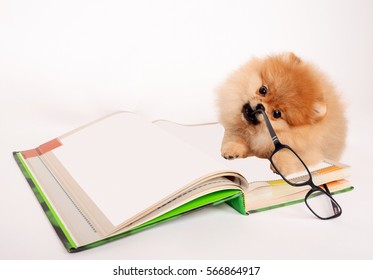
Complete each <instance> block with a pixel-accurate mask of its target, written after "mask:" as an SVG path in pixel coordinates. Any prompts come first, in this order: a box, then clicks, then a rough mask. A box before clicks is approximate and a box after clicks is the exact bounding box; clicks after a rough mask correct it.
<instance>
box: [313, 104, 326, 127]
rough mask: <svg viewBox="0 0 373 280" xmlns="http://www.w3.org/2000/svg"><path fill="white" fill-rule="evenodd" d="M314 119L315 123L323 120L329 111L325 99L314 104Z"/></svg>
mask: <svg viewBox="0 0 373 280" xmlns="http://www.w3.org/2000/svg"><path fill="white" fill-rule="evenodd" d="M312 109H313V110H312V113H313V115H312V121H313V123H316V122H318V121H321V120H322V119H323V118H324V116H325V114H326V111H327V108H326V104H325V103H324V102H323V101H318V102H316V103H315V104H314V105H313V108H312Z"/></svg>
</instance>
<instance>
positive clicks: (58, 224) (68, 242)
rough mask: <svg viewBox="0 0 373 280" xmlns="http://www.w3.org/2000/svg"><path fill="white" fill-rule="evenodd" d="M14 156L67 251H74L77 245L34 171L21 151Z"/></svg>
mask: <svg viewBox="0 0 373 280" xmlns="http://www.w3.org/2000/svg"><path fill="white" fill-rule="evenodd" d="M13 156H14V158H15V160H16V162H17V164H18V166H19V168H20V169H21V171H22V174H23V175H24V176H25V178H26V180H27V182H28V184H29V185H30V187H31V190H32V192H33V193H34V195H35V197H36V199H37V200H38V202H39V204H40V206H41V207H42V209H43V211H44V213H45V215H46V216H47V217H48V219H49V221H50V223H51V224H52V226H53V229H54V230H55V232H56V233H57V235H58V237H59V238H60V240H61V241H62V244H63V245H64V246H65V248H66V249H67V251H69V252H73V251H74V250H75V249H76V247H77V246H76V244H75V242H74V240H73V239H72V238H71V236H70V235H69V233H68V231H67V229H66V228H65V226H64V224H63V223H62V221H61V220H60V219H59V217H58V215H57V214H56V212H55V211H54V209H53V207H52V206H51V204H50V203H49V201H48V200H47V199H46V197H45V195H44V193H43V191H42V190H41V189H40V187H39V186H38V183H37V182H36V180H35V179H34V177H33V176H32V173H31V172H30V170H28V168H27V166H26V165H25V164H24V163H23V162H22V160H21V155H20V153H19V152H14V153H13Z"/></svg>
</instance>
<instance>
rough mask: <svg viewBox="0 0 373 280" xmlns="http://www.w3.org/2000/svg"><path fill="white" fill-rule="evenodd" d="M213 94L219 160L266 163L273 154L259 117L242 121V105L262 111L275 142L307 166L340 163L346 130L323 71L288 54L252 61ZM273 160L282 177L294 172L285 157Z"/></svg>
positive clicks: (341, 108)
mask: <svg viewBox="0 0 373 280" xmlns="http://www.w3.org/2000/svg"><path fill="white" fill-rule="evenodd" d="M217 93H218V108H219V120H220V123H221V124H222V125H223V126H224V129H225V132H224V138H223V142H222V147H221V153H222V156H223V157H224V158H226V159H235V158H245V157H248V156H257V157H260V158H268V157H269V156H270V155H271V153H272V152H273V150H274V145H273V143H272V140H271V138H270V136H269V132H268V129H267V127H266V125H265V122H264V120H263V117H262V116H258V118H252V119H248V120H247V119H246V118H245V117H244V116H243V107H244V106H245V105H246V104H247V105H248V106H250V108H251V109H253V110H255V109H256V108H259V107H262V108H263V107H264V110H265V112H266V114H267V115H268V117H269V119H270V121H271V124H272V125H273V128H274V130H275V132H276V133H277V136H278V138H279V140H280V141H281V142H282V143H283V144H287V145H289V146H290V147H292V148H293V149H294V150H295V151H296V152H297V153H298V154H299V156H300V157H301V158H302V159H303V161H304V162H305V163H306V164H307V165H309V166H310V165H314V164H317V163H318V162H320V161H321V160H322V159H331V160H335V161H338V160H339V159H340V156H341V154H342V152H343V149H344V146H345V138H346V129H347V123H346V117H345V109H344V105H343V103H342V101H341V98H340V96H339V94H338V93H337V92H336V90H335V88H334V86H333V84H332V83H331V82H330V81H329V80H328V79H327V77H326V76H325V75H324V74H323V73H322V72H320V71H319V70H318V69H317V68H315V67H314V66H313V65H311V64H309V63H307V62H304V61H303V60H301V59H300V58H299V57H297V56H296V55H294V54H293V53H284V54H280V55H273V56H268V57H265V58H263V59H259V58H253V59H251V60H250V61H249V62H248V63H247V64H245V65H243V66H242V67H240V68H239V69H238V70H236V71H235V72H233V73H232V74H231V76H230V77H228V79H227V80H226V81H225V82H224V83H223V84H222V85H221V86H220V87H219V88H218V92H217ZM277 161H278V162H276V163H275V164H276V166H278V167H279V168H280V172H281V173H283V174H284V175H288V174H290V173H293V172H296V171H298V170H297V166H296V165H295V164H293V163H292V161H291V160H290V159H289V158H286V156H284V157H281V158H279V159H277Z"/></svg>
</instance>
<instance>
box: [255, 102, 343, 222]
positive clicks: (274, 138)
mask: <svg viewBox="0 0 373 280" xmlns="http://www.w3.org/2000/svg"><path fill="white" fill-rule="evenodd" d="M257 113H260V114H262V116H263V118H264V121H265V123H266V125H267V128H268V131H269V134H270V136H271V139H272V142H273V144H274V146H275V149H274V151H273V152H272V154H271V156H270V157H269V161H270V162H271V164H272V166H273V168H274V169H275V170H276V172H277V174H278V175H280V176H281V177H282V179H284V181H285V182H286V183H288V184H289V185H291V186H293V187H302V186H307V185H308V186H310V187H311V189H310V190H309V191H308V193H307V194H306V196H305V198H304V202H305V203H306V205H307V207H308V209H309V210H310V211H311V212H312V213H313V214H314V215H315V216H316V217H317V218H319V219H321V220H329V219H333V218H337V217H339V216H341V214H342V208H341V206H340V205H339V204H338V202H337V201H336V200H335V199H334V198H333V197H332V194H331V193H330V191H329V189H328V187H327V185H326V184H323V187H324V189H325V190H324V189H323V188H321V187H320V186H317V185H315V183H314V182H313V180H312V174H311V172H310V170H309V169H308V167H307V165H306V164H305V163H304V161H303V160H302V159H301V157H300V156H299V155H298V154H297V153H296V152H295V151H294V150H293V149H292V148H291V147H290V146H288V145H285V144H282V143H281V142H280V140H279V139H278V137H277V135H276V132H275V130H274V129H273V126H272V124H271V122H270V121H269V118H268V116H267V114H266V113H265V111H264V110H263V109H261V108H259V109H256V110H254V111H253V112H252V115H253V116H254V115H256V114H257ZM282 149H288V150H290V151H291V152H292V153H293V154H294V155H295V156H296V157H297V158H298V159H299V161H300V162H301V163H302V164H303V166H304V168H305V170H306V171H307V173H308V176H309V179H308V180H307V181H304V182H300V183H293V182H291V181H289V180H288V179H286V177H285V176H284V175H283V174H282V173H281V172H280V171H279V170H278V168H277V166H276V164H274V162H273V159H272V158H273V156H274V155H275V154H276V153H277V152H279V151H280V150H282ZM316 191H319V192H322V193H323V194H325V195H327V196H328V197H329V198H330V200H331V202H332V203H331V204H332V207H333V212H334V213H335V215H332V216H330V217H326V218H325V217H321V216H319V215H318V214H317V213H315V211H314V210H313V209H312V208H311V207H310V206H309V204H308V203H307V199H308V198H309V197H310V196H311V195H312V194H313V193H315V192H316Z"/></svg>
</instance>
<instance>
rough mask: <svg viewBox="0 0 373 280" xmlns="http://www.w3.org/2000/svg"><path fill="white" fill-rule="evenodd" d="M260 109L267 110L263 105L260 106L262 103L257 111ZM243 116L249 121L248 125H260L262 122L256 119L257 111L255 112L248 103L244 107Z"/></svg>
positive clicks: (257, 106)
mask: <svg viewBox="0 0 373 280" xmlns="http://www.w3.org/2000/svg"><path fill="white" fill-rule="evenodd" d="M258 109H262V110H265V108H264V106H263V104H260V103H259V104H257V105H256V110H258ZM242 114H243V116H244V118H245V120H247V122H248V123H250V124H253V125H257V124H259V123H260V121H259V120H258V118H257V117H256V113H255V110H253V109H252V108H251V106H250V104H249V103H246V104H245V105H244V106H243V107H242Z"/></svg>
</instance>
